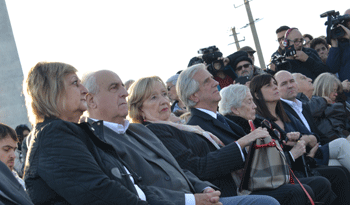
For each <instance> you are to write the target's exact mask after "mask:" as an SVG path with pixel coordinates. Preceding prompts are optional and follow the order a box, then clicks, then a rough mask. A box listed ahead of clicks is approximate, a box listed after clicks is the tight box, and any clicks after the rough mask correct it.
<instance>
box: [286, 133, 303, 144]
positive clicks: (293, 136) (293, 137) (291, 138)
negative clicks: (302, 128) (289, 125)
mask: <svg viewBox="0 0 350 205" xmlns="http://www.w3.org/2000/svg"><path fill="white" fill-rule="evenodd" d="M299 137H300V132H288V133H287V138H288V141H287V142H286V141H285V140H283V144H285V145H288V146H291V147H292V146H294V145H295V144H296V143H297V141H298V140H299Z"/></svg>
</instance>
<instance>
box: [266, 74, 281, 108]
mask: <svg viewBox="0 0 350 205" xmlns="http://www.w3.org/2000/svg"><path fill="white" fill-rule="evenodd" d="M261 93H262V95H263V97H264V99H265V102H275V101H278V100H280V93H279V92H278V90H277V82H276V81H275V80H274V79H273V78H271V81H270V83H268V84H266V85H264V86H262V88H261Z"/></svg>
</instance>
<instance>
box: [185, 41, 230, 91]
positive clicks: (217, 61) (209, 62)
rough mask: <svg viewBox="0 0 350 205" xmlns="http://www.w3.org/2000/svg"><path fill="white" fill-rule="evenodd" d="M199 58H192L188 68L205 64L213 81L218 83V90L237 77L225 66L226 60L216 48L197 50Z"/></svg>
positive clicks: (228, 66)
mask: <svg viewBox="0 0 350 205" xmlns="http://www.w3.org/2000/svg"><path fill="white" fill-rule="evenodd" d="M198 53H199V54H202V56H200V57H193V58H192V59H191V60H190V62H189V64H188V67H190V66H192V65H195V64H199V63H205V64H206V66H207V70H208V71H209V72H210V74H212V75H213V76H214V79H215V80H216V81H217V82H219V86H218V89H219V90H220V89H222V88H224V87H226V86H229V85H231V84H232V83H233V80H234V79H235V78H236V77H237V76H236V74H235V73H234V71H233V69H232V68H231V66H230V65H227V60H226V59H224V58H223V57H222V53H221V52H220V50H219V49H218V48H217V47H216V46H210V47H207V48H202V49H199V51H198Z"/></svg>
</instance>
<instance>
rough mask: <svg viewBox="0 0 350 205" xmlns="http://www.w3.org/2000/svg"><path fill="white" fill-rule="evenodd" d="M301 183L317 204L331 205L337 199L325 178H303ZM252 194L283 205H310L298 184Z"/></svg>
mask: <svg viewBox="0 0 350 205" xmlns="http://www.w3.org/2000/svg"><path fill="white" fill-rule="evenodd" d="M299 181H300V182H301V183H302V184H303V186H304V187H305V189H306V190H307V191H308V193H309V194H310V196H311V197H312V198H313V200H314V201H315V202H322V203H324V204H331V202H332V201H334V199H335V198H336V195H335V194H334V193H333V192H332V189H331V183H330V182H329V181H328V180H327V179H326V178H325V177H321V176H315V177H309V178H301V179H299ZM252 194H254V195H268V196H271V197H273V198H275V199H276V200H277V201H278V202H279V203H280V204H281V205H296V204H298V205H304V204H309V199H308V198H307V196H306V194H305V192H304V191H303V189H302V188H301V186H300V185H299V184H298V183H297V182H296V183H295V184H294V185H293V184H285V185H283V186H280V187H279V188H277V189H274V190H260V191H254V192H253V193H252Z"/></svg>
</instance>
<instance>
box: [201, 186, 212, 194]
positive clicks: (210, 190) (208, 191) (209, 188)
mask: <svg viewBox="0 0 350 205" xmlns="http://www.w3.org/2000/svg"><path fill="white" fill-rule="evenodd" d="M214 191H215V189H213V188H211V187H208V188H206V189H204V191H203V193H211V192H214Z"/></svg>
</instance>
